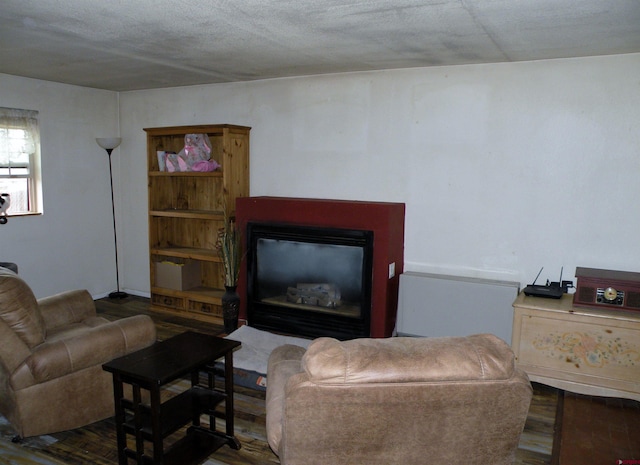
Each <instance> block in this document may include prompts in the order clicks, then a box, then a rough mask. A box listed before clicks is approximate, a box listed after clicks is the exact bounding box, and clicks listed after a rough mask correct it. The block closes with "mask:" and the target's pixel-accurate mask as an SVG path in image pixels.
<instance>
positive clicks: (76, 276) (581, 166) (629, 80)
mask: <svg viewBox="0 0 640 465" xmlns="http://www.w3.org/2000/svg"><path fill="white" fill-rule="evenodd" d="M638 76H640V54H631V55H621V56H610V57H596V58H580V59H568V60H553V61H540V62H529V63H513V64H495V65H473V66H457V67H437V68H424V69H410V70H396V71H380V72H370V73H353V74H340V75H329V76H314V77H301V78H291V79H278V80H268V81H257V82H248V83H233V84H216V85H209V86H196V87H188V88H176V89H163V90H150V91H135V92H128V93H123V94H120V96H119V97H120V106H119V108H120V114H119V118H120V123H119V125H120V131H121V135H122V137H123V143H122V145H121V147H120V148H119V149H116V150H115V151H114V154H113V157H114V163H115V165H114V168H115V170H116V172H115V185H116V192H117V194H116V195H117V196H118V197H117V198H116V209H117V215H118V227H119V230H118V240H119V242H120V256H119V259H120V268H121V287H123V288H124V289H125V290H128V291H130V292H134V293H139V294H142V295H144V294H147V293H148V292H149V270H148V249H147V247H148V245H147V240H148V236H147V231H148V226H147V215H146V212H147V192H146V185H147V184H146V160H145V157H146V149H145V142H146V139H145V133H144V131H143V130H142V128H144V127H155V126H167V125H186V124H192V123H202V124H207V123H234V124H241V125H248V126H252V127H253V130H252V132H251V192H252V195H279V196H300V197H325V198H342V199H359V200H381V201H394V202H405V203H406V205H407V219H406V241H405V261H406V267H405V268H406V269H407V270H412V271H424V272H436V273H437V272H441V273H446V274H453V275H460V276H467V277H480V278H489V279H504V280H510V281H519V282H521V283H523V284H526V283H527V282H529V281H531V280H532V279H533V277H534V276H535V275H536V273H537V272H538V270H539V268H540V267H541V266H545V271H544V272H543V274H542V276H541V279H544V278H547V277H548V278H553V279H556V278H557V276H558V273H559V269H560V266H562V265H564V267H565V277H572V276H573V273H574V271H575V267H576V266H589V267H601V268H610V269H618V270H630V271H640V241H639V240H638V231H640V215H639V214H638V206H637V205H638V199H639V198H640V182H639V179H640V176H639V175H640V80H639V79H638ZM0 106H8V107H18V108H27V109H33V110H39V111H40V120H41V131H42V144H43V148H42V157H43V177H44V208H45V214H44V215H42V216H41V217H36V218H32V217H31V218H15V217H14V218H10V220H9V222H8V223H7V224H6V225H0V261H15V262H17V263H18V264H19V265H20V271H21V274H22V275H23V277H25V279H27V280H28V282H29V283H30V284H31V285H32V286H33V287H34V290H35V291H36V294H37V295H38V296H44V295H48V294H51V293H53V292H57V291H60V290H64V289H69V288H74V287H84V288H87V289H89V290H90V292H91V293H92V294H93V295H94V296H100V295H104V294H106V293H108V292H109V291H111V290H113V289H114V288H115V269H114V268H115V267H114V261H113V242H112V241H113V238H112V234H113V231H112V224H111V212H110V208H111V207H110V200H109V184H108V166H107V160H108V159H107V157H106V153H105V152H104V151H103V150H102V149H100V148H99V147H98V146H97V145H96V144H95V141H94V138H95V137H99V136H111V135H114V134H115V133H117V131H118V114H117V113H118V95H117V94H116V93H113V92H106V91H99V90H93V89H86V88H81V87H74V86H66V85H60V84H55V83H49V82H44V81H38V80H31V79H24V78H18V77H13V76H7V75H0Z"/></svg>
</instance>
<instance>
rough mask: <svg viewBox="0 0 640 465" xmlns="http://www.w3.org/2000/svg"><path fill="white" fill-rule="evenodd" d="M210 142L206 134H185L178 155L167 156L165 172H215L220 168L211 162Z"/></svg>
mask: <svg viewBox="0 0 640 465" xmlns="http://www.w3.org/2000/svg"><path fill="white" fill-rule="evenodd" d="M210 158H211V141H210V140H209V136H208V135H206V134H187V135H185V136H184V148H183V149H182V150H180V152H179V153H178V154H170V155H169V154H167V160H166V166H167V171H215V170H216V169H217V168H219V167H220V165H219V164H218V162H217V161H215V160H211V159H210Z"/></svg>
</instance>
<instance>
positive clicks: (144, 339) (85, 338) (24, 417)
mask: <svg viewBox="0 0 640 465" xmlns="http://www.w3.org/2000/svg"><path fill="white" fill-rule="evenodd" d="M155 340H156V330H155V326H154V324H153V321H152V320H151V318H149V317H148V316H146V315H137V316H134V317H130V318H125V319H122V320H118V321H114V322H109V321H108V320H106V319H105V318H102V317H98V316H96V308H95V305H94V302H93V299H92V298H91V296H90V295H89V293H88V292H87V291H69V292H65V293H62V294H58V295H55V296H52V297H47V298H45V299H40V300H36V298H35V297H34V295H33V293H32V291H31V289H30V288H29V286H28V285H27V284H26V283H25V282H24V281H23V280H22V279H21V278H20V277H19V276H18V275H17V274H15V273H13V272H12V271H10V270H8V269H6V268H0V341H1V343H0V413H2V415H4V416H5V417H6V418H7V419H8V420H9V422H10V423H11V425H12V426H13V428H14V429H15V430H16V433H17V435H18V436H19V437H28V436H36V435H40V434H47V433H53V432H57V431H64V430H69V429H73V428H77V427H80V426H83V425H86V424H89V423H93V422H95V421H98V420H102V419H104V418H107V417H109V416H111V415H113V414H114V408H113V384H112V380H111V375H110V374H109V373H107V372H106V371H103V370H102V364H103V363H106V362H108V361H110V360H112V359H113V358H115V357H119V356H122V355H126V354H128V353H129V352H133V351H135V350H138V349H142V348H144V347H147V346H149V345H151V344H152V343H153V342H155Z"/></svg>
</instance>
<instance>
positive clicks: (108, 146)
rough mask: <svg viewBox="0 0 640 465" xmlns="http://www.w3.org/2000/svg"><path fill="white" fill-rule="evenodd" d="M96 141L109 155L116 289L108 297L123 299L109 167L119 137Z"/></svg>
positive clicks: (111, 174)
mask: <svg viewBox="0 0 640 465" xmlns="http://www.w3.org/2000/svg"><path fill="white" fill-rule="evenodd" d="M96 142H97V143H98V145H99V146H100V147H102V148H103V149H105V150H106V151H107V155H108V156H109V183H110V186H111V214H112V216H113V240H114V246H115V254H116V290H115V291H113V292H111V293H110V294H109V298H110V299H124V298H126V297H128V296H129V295H128V294H127V293H126V292H123V291H121V290H120V273H119V269H118V234H117V232H116V207H115V202H114V199H113V169H112V168H111V152H113V149H115V148H116V147H117V146H119V145H120V142H121V139H120V138H119V137H111V138H97V139H96Z"/></svg>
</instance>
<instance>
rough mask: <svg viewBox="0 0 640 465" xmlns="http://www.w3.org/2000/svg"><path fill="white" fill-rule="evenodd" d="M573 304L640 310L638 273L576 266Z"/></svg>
mask: <svg viewBox="0 0 640 465" xmlns="http://www.w3.org/2000/svg"><path fill="white" fill-rule="evenodd" d="M576 278H577V285H576V293H575V294H574V295H573V305H576V306H579V307H605V308H611V309H621V310H636V311H640V273H634V272H631V271H614V270H600V269H597V268H582V267H577V268H576Z"/></svg>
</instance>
